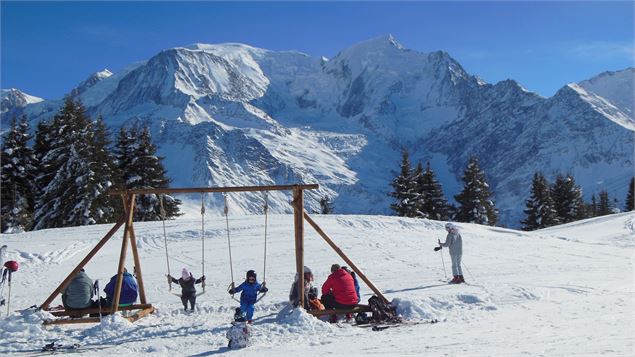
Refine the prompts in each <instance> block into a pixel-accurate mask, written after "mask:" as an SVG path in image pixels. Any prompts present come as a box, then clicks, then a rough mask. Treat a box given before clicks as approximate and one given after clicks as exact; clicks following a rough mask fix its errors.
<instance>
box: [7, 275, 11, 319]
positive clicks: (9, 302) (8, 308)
mask: <svg viewBox="0 0 635 357" xmlns="http://www.w3.org/2000/svg"><path fill="white" fill-rule="evenodd" d="M8 283H9V298H8V299H7V316H9V311H10V306H11V270H9V280H8Z"/></svg>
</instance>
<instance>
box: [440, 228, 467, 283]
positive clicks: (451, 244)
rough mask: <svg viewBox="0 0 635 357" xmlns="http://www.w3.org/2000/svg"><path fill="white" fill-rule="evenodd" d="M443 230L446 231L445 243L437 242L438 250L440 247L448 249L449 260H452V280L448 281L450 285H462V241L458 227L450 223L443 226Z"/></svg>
mask: <svg viewBox="0 0 635 357" xmlns="http://www.w3.org/2000/svg"><path fill="white" fill-rule="evenodd" d="M445 230H446V231H448V236H447V237H446V238H445V242H444V243H441V240H439V247H438V248H439V249H441V247H448V248H450V258H451V259H452V275H453V276H454V278H453V279H452V280H451V281H450V284H460V283H464V282H465V280H464V279H463V270H461V256H462V255H463V239H462V238H461V235H460V234H459V227H457V226H455V225H454V224H452V223H447V224H446V225H445Z"/></svg>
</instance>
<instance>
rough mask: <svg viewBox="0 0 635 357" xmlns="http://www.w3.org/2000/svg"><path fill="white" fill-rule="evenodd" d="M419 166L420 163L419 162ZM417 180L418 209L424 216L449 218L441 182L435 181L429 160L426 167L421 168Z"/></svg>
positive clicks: (436, 218) (440, 218)
mask: <svg viewBox="0 0 635 357" xmlns="http://www.w3.org/2000/svg"><path fill="white" fill-rule="evenodd" d="M419 167H421V163H419V166H418V170H419ZM419 171H421V172H422V173H421V175H419V179H418V180H417V191H418V192H419V193H420V195H421V199H420V200H418V211H419V212H420V214H421V216H422V217H424V218H429V219H435V220H441V221H447V220H448V219H449V218H450V214H449V206H448V202H447V200H446V199H445V196H444V195H443V189H442V188H441V184H440V183H439V181H437V179H436V177H435V173H434V171H433V170H432V169H431V168H430V162H428V163H427V164H426V169H425V171H423V170H422V169H421V170H419Z"/></svg>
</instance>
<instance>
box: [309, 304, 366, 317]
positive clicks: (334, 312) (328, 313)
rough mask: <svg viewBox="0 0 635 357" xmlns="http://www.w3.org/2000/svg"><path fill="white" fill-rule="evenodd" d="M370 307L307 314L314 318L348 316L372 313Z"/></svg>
mask: <svg viewBox="0 0 635 357" xmlns="http://www.w3.org/2000/svg"><path fill="white" fill-rule="evenodd" d="M371 311H372V310H371V309H370V306H368V305H357V306H355V307H354V308H352V309H326V310H314V311H307V313H309V314H311V315H313V316H322V315H346V314H349V313H351V314H356V313H358V312H371Z"/></svg>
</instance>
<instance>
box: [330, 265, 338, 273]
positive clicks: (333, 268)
mask: <svg viewBox="0 0 635 357" xmlns="http://www.w3.org/2000/svg"><path fill="white" fill-rule="evenodd" d="M337 270H340V265H339V264H333V265H331V273H335V272H336V271H337Z"/></svg>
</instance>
